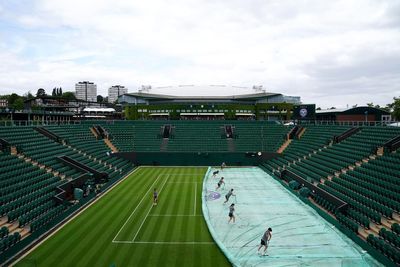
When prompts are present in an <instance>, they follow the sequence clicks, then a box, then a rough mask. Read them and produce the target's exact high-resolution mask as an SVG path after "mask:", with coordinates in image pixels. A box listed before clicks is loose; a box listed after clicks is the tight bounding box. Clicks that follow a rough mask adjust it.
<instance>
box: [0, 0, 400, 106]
mask: <svg viewBox="0 0 400 267" xmlns="http://www.w3.org/2000/svg"><path fill="white" fill-rule="evenodd" d="M25 4H26V5H23V4H18V5H17V4H15V3H14V1H8V2H7V1H6V2H5V4H4V5H1V6H0V20H1V21H4V22H5V23H3V26H0V37H1V39H0V47H1V48H3V49H2V51H1V52H0V59H1V60H2V62H3V66H2V67H0V68H1V70H2V71H1V73H0V93H7V92H9V91H10V90H14V91H16V92H19V93H24V92H26V91H27V90H36V89H37V88H38V87H44V88H53V87H54V86H62V87H63V88H66V89H71V90H73V88H74V84H75V83H76V82H77V81H80V80H91V81H94V82H96V83H97V84H98V88H99V93H101V94H104V95H105V94H106V92H107V88H108V87H109V86H111V85H113V84H124V85H125V86H127V87H128V88H129V89H130V90H131V91H133V90H135V89H136V88H137V87H138V86H140V85H141V84H152V85H154V86H165V85H178V84H198V85H203V84H234V85H239V86H248V87H251V86H252V85H254V84H263V85H264V87H266V88H267V89H268V90H269V91H273V92H281V93H285V94H290V95H300V96H301V97H302V99H303V101H304V102H308V103H316V104H317V105H318V106H321V107H330V106H332V105H334V106H337V107H344V106H345V105H346V104H350V105H353V104H359V105H362V104H365V103H366V102H371V101H373V102H374V103H377V104H381V105H383V104H386V103H389V102H390V101H391V100H392V97H393V96H396V95H397V96H398V95H400V88H399V83H398V73H400V66H399V63H398V62H399V59H400V49H399V46H398V44H399V43H400V42H399V41H400V34H399V32H400V31H399V27H400V19H399V16H398V12H397V11H399V10H400V4H399V2H398V1H396V0H393V1H378V0H367V1H364V0H351V1H345V0H342V1H331V2H326V1H323V2H322V1H316V0H300V1H297V0H296V1H295V0H288V1H263V0H250V1H239V0H234V1H225V0H219V1H211V0H189V1H177V0H171V1H161V0H160V1H157V0H152V1H118V0H114V1H106V0H85V1H82V0H70V1H65V0H39V1H35V2H33V4H32V2H28V1H26V3H25ZM2 9H3V12H1V10H2ZM4 10H6V11H7V12H4ZM5 36H7V38H5ZM16 47H18V49H15V48H16ZM165 93H168V92H165ZM184 93H185V92H182V94H184ZM212 93H213V92H210V94H212Z"/></svg>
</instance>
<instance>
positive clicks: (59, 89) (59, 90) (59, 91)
mask: <svg viewBox="0 0 400 267" xmlns="http://www.w3.org/2000/svg"><path fill="white" fill-rule="evenodd" d="M62 94H63V92H62V88H61V87H60V88H58V94H57V95H58V96H62Z"/></svg>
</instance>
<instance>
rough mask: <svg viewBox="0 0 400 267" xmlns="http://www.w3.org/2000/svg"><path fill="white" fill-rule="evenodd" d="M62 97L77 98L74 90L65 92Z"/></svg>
mask: <svg viewBox="0 0 400 267" xmlns="http://www.w3.org/2000/svg"><path fill="white" fill-rule="evenodd" d="M61 97H62V98H64V99H67V100H75V99H76V97H75V94H74V93H73V92H65V93H63V94H62V96H61Z"/></svg>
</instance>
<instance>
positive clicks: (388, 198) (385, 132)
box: [262, 126, 400, 263]
mask: <svg viewBox="0 0 400 267" xmlns="http://www.w3.org/2000/svg"><path fill="white" fill-rule="evenodd" d="M319 127H322V126H318V127H316V126H312V127H310V126H306V131H305V133H304V135H303V137H302V138H300V139H298V140H294V141H293V142H292V143H291V144H290V145H289V146H288V147H287V149H286V150H285V152H284V156H283V157H279V158H275V159H273V160H270V161H267V162H265V163H264V164H262V167H264V168H265V169H266V170H267V171H268V172H270V173H272V174H277V175H279V173H280V171H281V170H283V169H288V170H290V171H292V172H294V173H296V174H297V175H299V176H300V177H303V178H305V179H307V180H309V181H312V182H314V183H315V184H317V185H318V187H320V188H321V189H323V190H325V191H326V192H328V193H330V194H331V195H334V196H336V197H337V198H339V199H341V200H343V201H345V202H346V203H348V205H349V207H348V209H347V211H346V212H345V213H342V212H338V211H337V210H336V208H337V207H335V206H334V205H333V204H331V203H329V201H328V200H326V199H324V198H322V197H321V196H319V195H315V194H314V195H311V197H312V199H313V200H314V202H315V203H316V204H318V205H319V206H320V207H322V208H323V209H324V210H325V211H327V212H330V213H331V214H332V215H333V216H335V217H336V219H337V220H338V221H339V223H341V224H342V225H343V226H344V227H346V228H348V229H349V230H350V231H352V232H354V233H356V234H360V229H364V231H368V232H367V233H371V231H372V230H371V229H372V228H371V225H375V226H374V227H373V229H379V232H376V230H373V231H372V232H373V234H370V235H369V236H368V238H367V239H366V241H367V242H368V243H369V244H371V245H372V246H373V247H375V248H377V250H379V251H380V252H381V253H382V254H383V255H385V256H386V257H388V258H390V259H391V260H392V261H393V262H395V263H399V260H400V256H399V255H400V239H399V233H400V226H399V224H398V222H399V219H400V216H399V212H400V151H395V152H389V151H385V152H384V154H383V155H381V154H378V152H377V151H378V148H379V147H382V146H383V144H384V143H385V142H387V141H388V140H390V139H392V138H394V137H396V136H399V135H400V129H399V128H396V127H394V128H391V127H362V128H361V130H360V131H359V132H357V133H356V134H354V135H352V136H350V137H348V138H346V139H345V140H343V141H341V142H340V143H336V144H335V143H333V142H331V140H330V139H322V138H319V137H317V138H315V139H314V138H313V137H312V136H313V135H314V131H316V130H319V129H318V128H319ZM325 127H326V128H329V127H331V126H325ZM341 130H345V129H343V128H342V129H341ZM323 132H325V133H326V132H327V131H323ZM313 139H314V140H313ZM310 140H312V141H310ZM315 140H319V142H318V141H315ZM289 185H290V184H289ZM300 190H301V189H300ZM377 226H379V228H377Z"/></svg>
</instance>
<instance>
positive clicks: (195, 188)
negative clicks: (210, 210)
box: [193, 183, 197, 215]
mask: <svg viewBox="0 0 400 267" xmlns="http://www.w3.org/2000/svg"><path fill="white" fill-rule="evenodd" d="M196 199H197V183H196V184H195V187H194V210H193V215H196V201H197V200H196Z"/></svg>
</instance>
